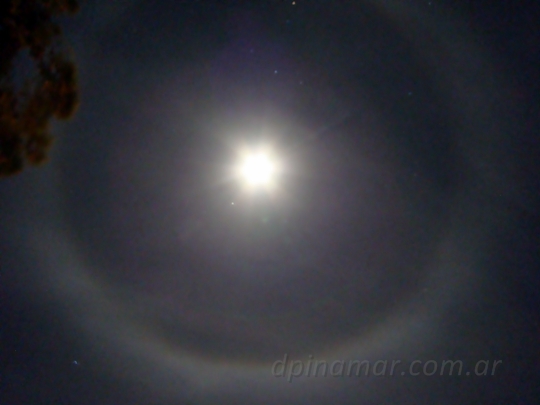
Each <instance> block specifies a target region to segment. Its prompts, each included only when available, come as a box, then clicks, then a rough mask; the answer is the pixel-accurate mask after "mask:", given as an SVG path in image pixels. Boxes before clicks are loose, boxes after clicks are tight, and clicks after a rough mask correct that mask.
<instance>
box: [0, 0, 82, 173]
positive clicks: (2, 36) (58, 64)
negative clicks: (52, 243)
mask: <svg viewBox="0 0 540 405" xmlns="http://www.w3.org/2000/svg"><path fill="white" fill-rule="evenodd" d="M78 8H79V5H78V2H77V1H76V0H4V1H3V2H2V5H0V55H1V59H0V177H3V176H9V175H13V174H16V173H19V172H21V171H22V170H23V169H24V167H25V166H27V165H40V164H42V163H44V162H45V161H47V159H48V155H49V150H50V147H51V145H52V143H53V136H52V135H51V132H50V127H51V121H52V119H53V118H55V119H59V120H65V119H68V118H70V117H72V116H73V114H74V113H75V112H76V110H77V106H78V103H79V89H78V85H77V68H76V65H75V62H74V61H73V58H72V57H71V56H70V54H69V53H68V52H67V50H66V48H65V45H64V43H63V34H62V30H61V28H60V26H59V24H58V23H57V22H56V21H55V18H56V17H58V16H61V15H63V14H68V15H71V14H74V13H76V12H77V11H78ZM25 54H26V55H28V58H27V61H26V64H31V65H32V68H33V69H32V73H31V74H29V75H28V76H29V77H25V78H24V79H23V81H22V83H19V82H18V80H17V75H16V73H17V69H20V67H21V66H20V65H21V63H24V62H20V63H19V64H18V63H17V62H18V60H17V58H21V57H22V55H25Z"/></svg>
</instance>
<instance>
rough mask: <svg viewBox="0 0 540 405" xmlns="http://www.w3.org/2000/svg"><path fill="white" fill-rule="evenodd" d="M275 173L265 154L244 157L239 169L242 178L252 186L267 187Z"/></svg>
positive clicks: (273, 166) (272, 164)
mask: <svg viewBox="0 0 540 405" xmlns="http://www.w3.org/2000/svg"><path fill="white" fill-rule="evenodd" d="M274 173H275V164H274V163H273V162H272V160H271V159H270V157H269V156H268V155H266V154H265V153H262V152H261V153H257V154H253V155H249V156H246V157H245V158H244V161H243V162H242V166H241V168H240V174H241V176H242V178H243V179H244V180H245V181H246V182H247V183H248V184H249V185H252V186H257V185H261V186H264V185H268V184H269V183H270V182H271V181H272V177H273V175H274Z"/></svg>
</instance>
